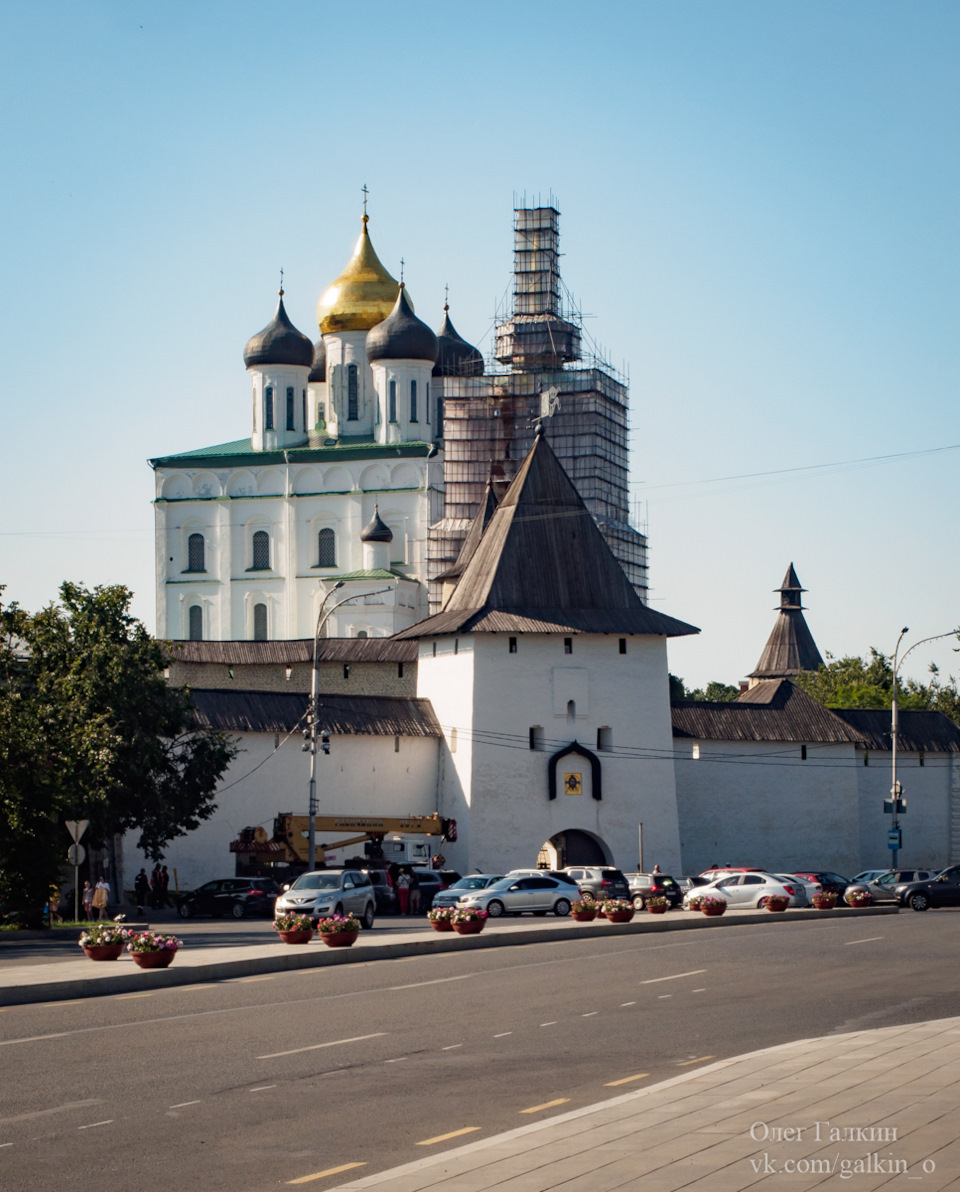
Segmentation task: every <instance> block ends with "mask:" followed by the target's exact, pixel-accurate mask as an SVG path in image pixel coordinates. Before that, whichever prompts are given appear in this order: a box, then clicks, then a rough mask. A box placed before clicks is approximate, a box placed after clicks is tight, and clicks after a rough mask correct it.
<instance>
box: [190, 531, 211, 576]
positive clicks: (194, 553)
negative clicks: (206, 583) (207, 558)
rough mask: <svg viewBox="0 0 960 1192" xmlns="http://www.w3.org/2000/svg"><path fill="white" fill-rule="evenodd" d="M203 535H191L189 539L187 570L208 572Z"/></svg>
mask: <svg viewBox="0 0 960 1192" xmlns="http://www.w3.org/2000/svg"><path fill="white" fill-rule="evenodd" d="M203 546H204V543H203V535H202V534H191V535H190V537H189V538H188V539H187V570H188V571H206V569H207V568H206V565H205V562H204V549H203Z"/></svg>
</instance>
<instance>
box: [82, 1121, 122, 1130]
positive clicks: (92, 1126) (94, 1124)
mask: <svg viewBox="0 0 960 1192" xmlns="http://www.w3.org/2000/svg"><path fill="white" fill-rule="evenodd" d="M113 1121H114V1119H113V1118H107V1120H106V1121H105V1122H88V1123H87V1125H86V1126H77V1129H78V1130H93V1129H95V1128H96V1127H97V1126H112V1125H113Z"/></svg>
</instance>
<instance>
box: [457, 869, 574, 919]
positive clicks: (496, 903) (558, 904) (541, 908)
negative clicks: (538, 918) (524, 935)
mask: <svg viewBox="0 0 960 1192" xmlns="http://www.w3.org/2000/svg"><path fill="white" fill-rule="evenodd" d="M578 893H579V891H578V890H577V889H576V888H575V887H572V886H571V885H570V884H569V883H568V882H558V881H557V879H556V878H553V877H505V878H501V880H500V881H498V882H494V883H493V885H492V886H488V887H487V888H486V889H485V890H468V891H467V892H466V893H465V894H461V895H460V898H459V899H458V900H457V906H461V907H467V906H469V907H472V908H476V909H477V910H481V911H486V912H487V914H488V915H489V916H490V918H491V919H499V918H500V916H501V915H522V914H525V913H526V912H530V913H531V914H534V915H545V914H547V912H548V911H553V913H554V914H555V915H561V916H562V915H569V914H570V901H571V899H572V898H576V897H577V894H578Z"/></svg>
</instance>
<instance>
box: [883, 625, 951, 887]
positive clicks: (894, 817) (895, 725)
mask: <svg viewBox="0 0 960 1192" xmlns="http://www.w3.org/2000/svg"><path fill="white" fill-rule="evenodd" d="M909 632H910V630H909V629H908V628H907V626H904V627H903V629H901V630H900V636H899V637H898V638H897V644H896V646H895V647H894V650H893V692H892V695H891V700H890V764H891V769H892V775H891V783H890V811H891V825H890V826H891V827H892V828H893V830H894V831H895V832H897V831H899V829H900V783H899V782H897V733H898V731H899V719H898V716H897V675H898V674H899V671H900V667H901V666H902V665H903V663H904V660H905V659H906V657H907V655H908V654H910V653H911V652H912V651H913V650H915V649H916V648H917V646H923V645H926V643H927V642H936V641H939V640H940V639H941V638H943V637H954V636H956V634H957V630H956V629H953V630H951V631H950V632H949V633H935V634H934V635H933V637H923V638H921V639H920V641H918V642H914V643H913V645H912V646H911V647H910V649H909V650H904V652H903V654H902V655H901V656H900V658H899V660H898V657H897V655H898V654H900V643H901V642H902V641H903V635H904V634H905V633H909ZM894 839H897V838H896V837H895V838H894ZM892 852H893V857H892V861H893V865H892V866H891V868H893V869H896V867H897V856H898V854H899V852H900V848H899V845H897V846H895V847H894V848H893V849H892Z"/></svg>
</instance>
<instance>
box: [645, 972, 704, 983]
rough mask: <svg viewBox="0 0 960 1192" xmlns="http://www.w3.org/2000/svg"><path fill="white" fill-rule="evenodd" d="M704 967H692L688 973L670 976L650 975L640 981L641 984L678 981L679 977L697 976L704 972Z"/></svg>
mask: <svg viewBox="0 0 960 1192" xmlns="http://www.w3.org/2000/svg"><path fill="white" fill-rule="evenodd" d="M706 971H707V970H706V969H692V970H691V971H690V972H689V973H674V974H673V975H672V976H670V977H651V978H650V979H649V980H647V981H641V982H640V984H641V985H657V984H658V983H659V982H660V981H679V980H680V978H681V977H699V976H700V974H701V973H705V972H706Z"/></svg>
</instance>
